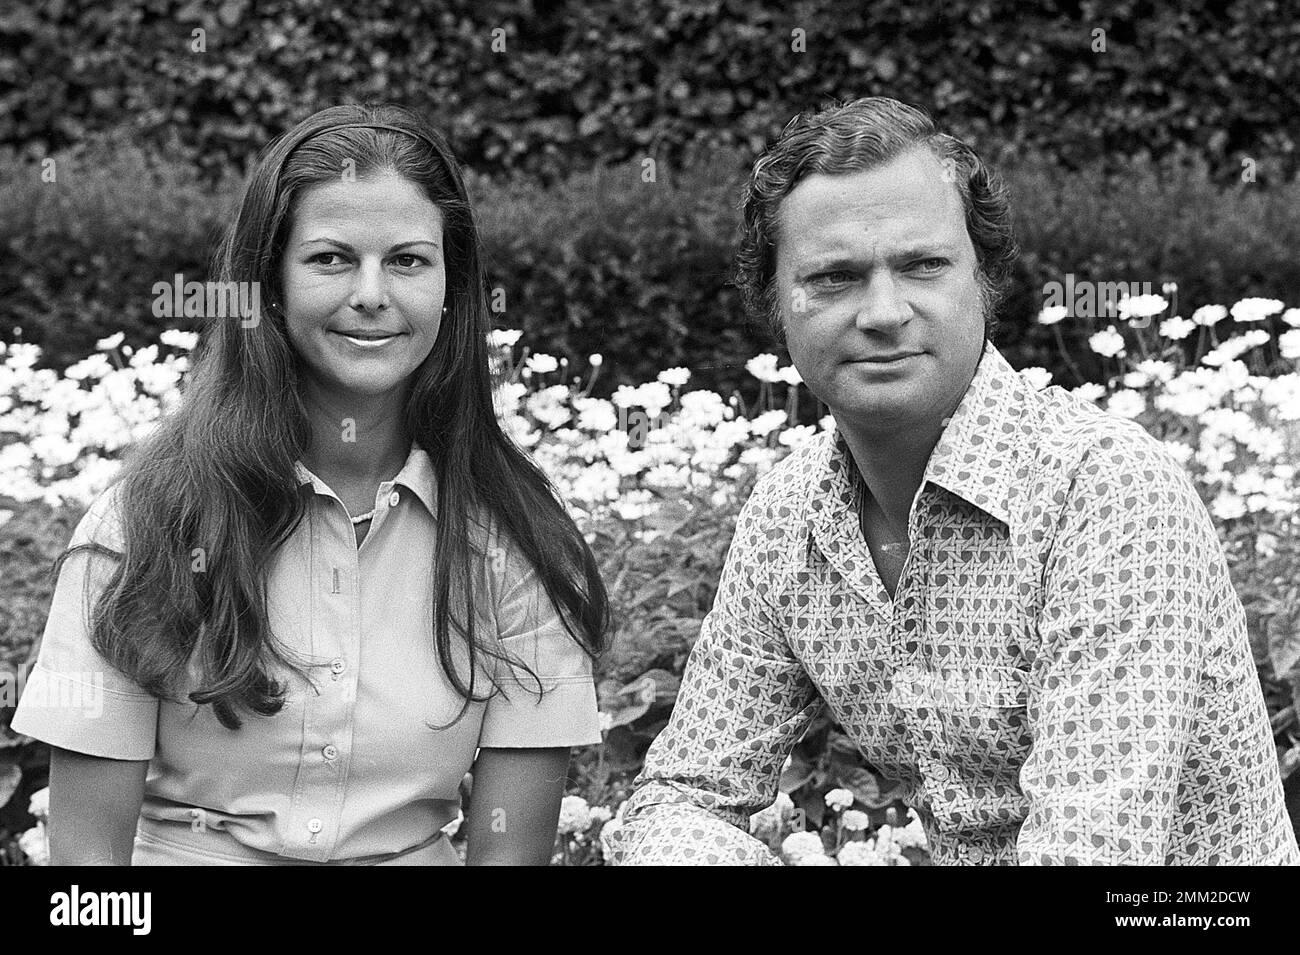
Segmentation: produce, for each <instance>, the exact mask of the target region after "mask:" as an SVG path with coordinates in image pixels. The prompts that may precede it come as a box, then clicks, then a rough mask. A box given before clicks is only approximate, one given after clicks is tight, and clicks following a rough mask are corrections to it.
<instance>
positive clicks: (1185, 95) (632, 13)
mask: <svg viewBox="0 0 1300 955" xmlns="http://www.w3.org/2000/svg"><path fill="white" fill-rule="evenodd" d="M195 31H203V32H202V34H201V35H200V34H196V33H195ZM200 38H201V45H202V50H201V51H199V50H198V49H197V47H198V46H199V40H200ZM1103 42H1104V49H1102V43H1103ZM0 50H4V51H7V52H5V53H0V142H5V143H9V144H12V145H15V146H17V147H19V148H20V149H21V150H22V151H23V153H24V155H26V156H27V157H28V158H38V157H43V156H46V155H49V154H50V153H52V152H55V151H58V150H61V149H64V148H67V147H69V146H73V145H76V144H77V143H79V142H81V141H82V140H83V139H85V138H86V137H87V136H89V135H91V134H93V133H95V132H102V131H105V130H112V129H125V130H127V131H129V132H130V133H131V134H132V135H133V136H136V137H138V138H139V140H140V141H141V142H143V143H146V144H149V145H152V146H153V147H155V148H157V149H163V150H167V151H175V152H177V153H179V154H184V155H186V156H188V157H190V158H191V159H192V160H193V161H194V162H196V163H197V164H199V165H201V166H202V167H203V168H204V169H205V170H207V171H208V172H209V173H211V174H217V173H218V172H219V171H222V170H228V169H231V168H236V169H240V168H243V164H244V163H245V161H246V160H247V158H248V157H249V156H250V155H251V154H252V153H253V152H254V151H255V150H256V148H257V147H259V146H260V145H261V144H262V143H264V142H266V141H267V140H268V139H270V138H271V137H272V136H273V135H275V134H277V133H279V132H282V131H283V130H285V129H286V128H288V127H289V126H291V125H292V124H293V123H294V122H296V121H297V120H298V119H300V118H302V117H303V116H305V115H306V114H307V113H309V112H311V111H313V110H315V109H318V108H320V107H322V106H326V105H333V104H335V103H339V102H344V101H358V100H365V99H384V100H391V101H394V102H400V103H404V104H407V105H409V106H412V107H415V108H417V109H421V110H424V111H426V112H427V113H428V114H429V115H430V117H431V118H433V119H434V120H435V121H436V122H437V123H439V124H440V125H441V126H442V127H444V128H445V129H446V130H447V131H448V133H449V135H450V136H451V138H452V141H453V144H454V145H455V146H456V148H457V149H458V151H459V152H460V154H461V155H463V156H464V158H465V160H466V161H467V162H468V163H469V164H470V165H472V166H473V167H475V168H477V169H479V170H480V171H482V172H484V173H487V174H491V175H493V176H494V177H496V176H500V175H502V174H506V173H509V174H515V173H520V174H524V175H526V176H528V177H530V178H532V179H534V180H536V181H548V182H549V181H553V180H555V179H559V178H564V177H566V176H568V175H570V174H571V173H573V172H575V171H577V170H579V169H584V168H589V167H591V166H594V165H598V164H600V163H605V162H621V161H625V160H631V159H636V158H640V157H643V156H653V157H655V158H657V159H658V160H660V161H663V162H667V163H670V164H676V165H682V164H684V163H685V160H687V159H689V158H691V157H700V156H705V155H708V154H711V153H713V152H716V151H718V150H720V149H722V150H731V151H733V152H734V153H736V154H739V155H751V154H752V153H754V152H756V151H757V150H758V149H760V148H761V147H762V145H763V143H764V142H765V141H766V140H767V139H768V137H770V136H771V135H772V134H773V133H775V132H776V131H778V130H780V128H781V127H782V126H783V125H784V123H785V121H786V120H787V119H788V118H789V117H790V116H791V115H793V113H795V112H797V111H798V110H800V109H802V108H805V107H807V106H810V105H814V104H816V103H818V102H819V101H821V100H824V99H826V98H828V97H837V98H843V97H855V96H863V95H871V94H884V95H890V96H896V97H898V98H900V99H904V100H907V101H912V102H917V103H920V104H923V105H925V106H927V107H929V108H930V109H932V110H933V111H934V112H935V113H936V114H937V115H938V116H939V117H940V118H941V119H942V120H943V121H944V122H945V123H946V124H948V125H950V126H951V127H953V128H954V129H956V130H957V131H959V132H961V133H962V134H963V135H966V136H968V137H970V138H971V139H972V140H973V141H974V142H975V143H976V144H977V145H978V146H979V147H981V148H983V149H985V150H987V151H990V152H992V153H1000V154H1001V155H1002V156H1003V157H1006V156H1017V155H1023V154H1026V153H1043V154H1046V155H1049V156H1052V157H1055V158H1056V159H1058V160H1060V161H1062V162H1065V163H1067V164H1068V165H1070V166H1072V167H1076V168H1077V167H1081V166H1087V165H1091V164H1094V163H1096V162H1107V163H1109V162H1114V161H1123V160H1126V159H1130V158H1135V157H1140V156H1148V157H1153V158H1157V159H1158V158H1163V157H1166V156H1168V155H1172V154H1177V153H1179V152H1185V151H1191V152H1194V153H1196V154H1198V155H1201V156H1203V157H1205V158H1206V160H1207V161H1208V162H1209V163H1210V165H1211V167H1212V168H1213V169H1214V170H1215V178H1216V180H1217V181H1221V182H1225V181H1228V180H1230V179H1233V178H1235V177H1237V175H1238V174H1239V173H1240V170H1241V162H1242V160H1243V159H1245V158H1249V159H1252V160H1254V161H1255V162H1257V163H1258V175H1259V176H1260V177H1261V180H1267V181H1282V180H1284V179H1287V178H1290V175H1291V173H1292V172H1294V171H1295V169H1296V163H1297V155H1298V153H1297V148H1296V141H1297V135H1298V131H1297V116H1300V19H1297V18H1296V17H1295V16H1294V15H1293V11H1292V10H1291V7H1290V4H1288V3H1285V2H1282V0H1261V2H1257V3H1251V4H1222V3H1216V2H1212V0H1179V2H1175V3H1161V4H1153V3H1149V2H1144V0H1118V2H1114V3H1107V4H1100V3H1096V2H1093V0H1084V2H1080V3H1070V4H1058V3H1044V4H1035V5H1030V6H1026V5H1025V4H1023V3H1017V2H1015V0H879V2H873V3H870V4H864V3H858V2H849V0H841V2H807V0H795V2H792V3H789V4H783V5H780V6H779V7H778V5H775V4H758V3H752V2H745V0H660V2H657V3H653V4H639V3H626V2H622V0H564V2H553V3H552V2H547V3H540V2H533V0H441V2H439V3H438V4H437V5H436V6H431V5H427V4H413V3H404V2H398V0H371V2H368V3H366V4H353V5H349V6H347V7H342V6H338V5H322V4H320V3H319V2H317V0H276V2H271V3H265V2H259V3H253V2H252V0H222V2H220V3H217V4H204V3H200V2H197V0H141V2H137V3H133V4H104V3H102V2H98V0H47V2H44V3H41V4H37V5H18V6H17V7H9V8H8V9H7V11H6V12H4V13H2V14H0ZM994 158H998V157H997V156H995V157H994Z"/></svg>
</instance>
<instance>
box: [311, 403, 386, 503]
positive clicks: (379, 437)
mask: <svg viewBox="0 0 1300 955" xmlns="http://www.w3.org/2000/svg"><path fill="white" fill-rule="evenodd" d="M304 404H305V405H306V408H307V414H308V418H309V420H310V422H311V446H310V448H308V450H307V452H306V453H305V454H304V456H303V463H304V464H305V465H306V466H307V468H308V469H309V470H310V471H311V472H312V473H313V474H315V475H316V476H317V477H319V478H320V479H321V480H322V481H324V482H325V483H326V484H328V485H329V486H330V487H334V488H335V489H336V490H338V489H340V488H341V487H342V486H344V485H360V486H364V487H378V486H379V485H380V484H382V483H383V482H384V481H389V480H392V478H393V477H394V475H396V474H397V473H398V472H399V471H401V469H402V465H403V464H405V463H406V458H407V456H408V454H409V453H410V448H411V441H410V437H409V436H408V435H407V434H406V433H405V429H404V427H403V408H404V406H403V403H402V402H401V400H400V397H399V396H397V395H393V396H388V395H385V396H377V397H374V398H371V399H368V400H365V401H361V400H351V401H347V402H340V401H339V400H338V399H336V398H331V397H330V396H325V395H320V394H319V393H308V394H306V395H305V396H304Z"/></svg>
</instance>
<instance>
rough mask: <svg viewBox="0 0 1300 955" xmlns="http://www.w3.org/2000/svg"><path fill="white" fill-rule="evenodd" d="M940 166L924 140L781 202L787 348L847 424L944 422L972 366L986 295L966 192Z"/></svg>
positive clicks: (805, 186)
mask: <svg viewBox="0 0 1300 955" xmlns="http://www.w3.org/2000/svg"><path fill="white" fill-rule="evenodd" d="M943 173H944V167H943V165H942V164H941V163H940V162H939V161H938V159H936V158H935V156H934V154H933V153H931V152H930V150H929V149H926V148H924V147H921V148H917V149H914V150H911V151H908V152H906V153H903V154H902V155H900V156H898V157H897V158H895V159H893V160H891V161H889V162H887V163H885V164H883V165H880V166H877V167H875V168H873V169H868V170H863V171H860V172H853V173H845V174H841V175H825V174H821V173H818V174H814V175H811V176H809V177H808V178H807V179H804V180H803V181H801V182H800V183H799V184H798V185H797V186H795V188H794V190H793V191H792V192H791V193H790V194H789V195H788V196H787V197H786V198H785V200H784V201H783V202H782V203H781V208H780V212H779V215H778V229H779V232H778V240H777V255H776V288H777V294H778V296H779V299H778V303H779V307H780V309H781V317H782V319H783V321H784V324H785V329H786V340H787V344H788V346H789V349H790V357H791V359H792V360H793V361H794V365H795V367H796V368H797V369H798V370H799V374H800V375H801V376H802V377H803V380H804V382H805V383H806V384H807V385H808V387H809V388H810V389H811V390H812V392H813V394H815V395H817V397H819V398H821V400H822V401H824V402H826V404H827V405H829V406H830V409H831V412H832V414H834V415H835V418H836V420H837V421H838V422H839V423H840V424H841V426H849V427H854V428H857V429H861V430H865V431H870V432H879V433H890V432H897V431H900V430H906V429H911V428H916V427H928V426H930V425H932V424H933V425H937V424H939V422H940V420H941V419H942V418H944V417H946V416H948V415H951V414H952V412H953V410H954V409H955V408H956V407H957V405H958V403H960V401H961V397H962V395H964V394H965V392H966V389H967V388H968V387H969V385H970V382H971V379H972V378H973V377H974V374H975V366H976V365H977V364H978V362H979V357H980V354H981V352H982V351H983V347H984V305H983V300H982V299H981V296H980V286H979V282H978V281H977V278H976V258H975V247H974V245H972V243H971V240H970V236H969V234H968V233H967V231H966V219H965V213H964V212H963V210H962V203H961V196H960V194H959V193H958V192H957V186H956V184H955V183H953V182H950V181H945V179H944V176H943ZM949 178H951V177H949ZM898 356H902V357H898ZM887 359H894V360H887Z"/></svg>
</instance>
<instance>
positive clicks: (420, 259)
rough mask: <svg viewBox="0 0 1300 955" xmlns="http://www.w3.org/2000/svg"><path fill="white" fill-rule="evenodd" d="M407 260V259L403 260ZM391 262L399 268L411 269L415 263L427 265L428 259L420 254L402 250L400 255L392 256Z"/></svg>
mask: <svg viewBox="0 0 1300 955" xmlns="http://www.w3.org/2000/svg"><path fill="white" fill-rule="evenodd" d="M404 260H409V261H404ZM393 262H394V263H395V264H396V265H397V267H398V268H399V269H413V268H415V267H416V266H417V265H428V264H429V260H428V259H426V258H425V257H424V256H422V255H415V254H414V253H412V252H403V253H402V254H401V255H395V256H393Z"/></svg>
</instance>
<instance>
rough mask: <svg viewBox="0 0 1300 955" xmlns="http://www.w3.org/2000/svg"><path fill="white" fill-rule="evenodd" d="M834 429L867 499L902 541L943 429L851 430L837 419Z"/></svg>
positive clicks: (849, 426)
mask: <svg viewBox="0 0 1300 955" xmlns="http://www.w3.org/2000/svg"><path fill="white" fill-rule="evenodd" d="M836 425H837V427H839V429H840V432H841V433H842V434H843V435H844V441H845V443H846V444H847V445H848V447H849V453H850V454H852V455H853V461H854V463H855V464H856V465H857V468H858V472H859V473H860V474H861V475H862V479H863V481H864V482H865V483H866V485H867V494H868V496H869V497H870V499H871V500H872V501H874V502H875V506H876V508H877V509H878V510H879V511H880V512H881V513H883V515H884V518H885V523H886V525H887V526H888V528H889V529H890V530H892V532H893V533H894V534H895V535H897V536H898V537H899V539H902V538H903V537H905V536H906V534H907V521H908V517H909V515H910V512H911V508H912V501H913V499H914V498H915V497H916V491H917V488H919V487H920V486H921V481H922V479H923V478H924V477H925V466H926V464H927V463H929V460H930V454H931V453H932V452H933V451H934V447H935V445H936V444H938V443H939V437H940V436H941V435H942V434H943V429H944V425H942V424H940V423H939V422H935V423H934V424H933V426H931V427H917V426H915V425H913V426H912V427H909V428H903V429H898V430H895V431H890V432H877V431H871V430H868V429H865V428H860V427H855V426H854V425H853V423H852V422H841V421H840V419H839V418H837V419H836ZM865 503H866V502H865V501H864V505H865Z"/></svg>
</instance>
